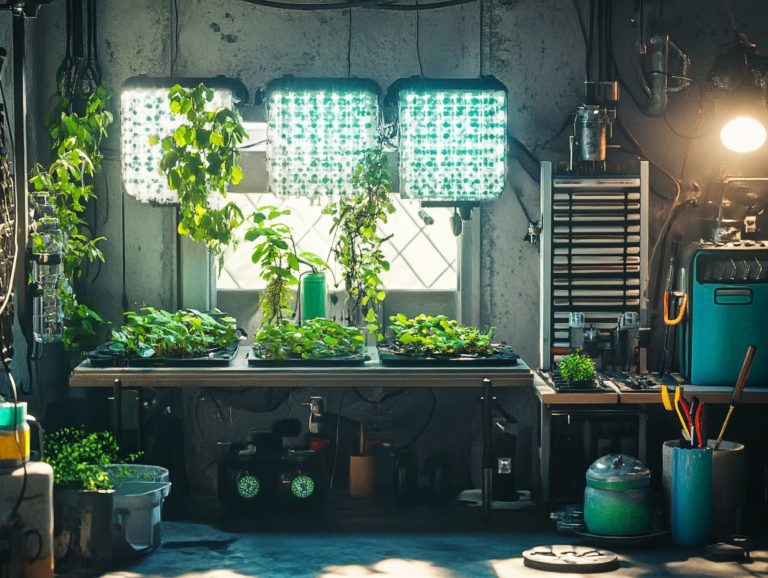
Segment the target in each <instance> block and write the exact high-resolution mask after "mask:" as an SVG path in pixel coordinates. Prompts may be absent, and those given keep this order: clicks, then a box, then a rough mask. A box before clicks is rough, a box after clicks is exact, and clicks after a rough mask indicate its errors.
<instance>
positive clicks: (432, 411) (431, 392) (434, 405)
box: [405, 387, 437, 447]
mask: <svg viewBox="0 0 768 578" xmlns="http://www.w3.org/2000/svg"><path fill="white" fill-rule="evenodd" d="M427 391H428V392H429V395H430V396H431V397H432V407H431V408H430V410H429V415H428V416H427V419H426V421H425V422H424V425H422V426H421V428H420V429H419V431H417V432H416V435H415V436H413V437H412V438H411V439H410V440H409V441H408V443H407V444H405V446H406V447H407V446H410V445H413V444H415V443H416V442H417V441H418V440H419V438H420V437H421V436H422V435H423V434H424V432H425V431H427V428H428V427H429V424H430V423H432V418H433V417H434V416H435V409H436V408H437V396H436V395H435V390H434V389H432V388H431V387H428V388H427Z"/></svg>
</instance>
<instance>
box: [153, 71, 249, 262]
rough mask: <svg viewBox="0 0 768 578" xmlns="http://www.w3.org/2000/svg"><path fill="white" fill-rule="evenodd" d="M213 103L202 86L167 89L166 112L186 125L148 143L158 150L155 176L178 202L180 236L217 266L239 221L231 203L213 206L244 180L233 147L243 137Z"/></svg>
mask: <svg viewBox="0 0 768 578" xmlns="http://www.w3.org/2000/svg"><path fill="white" fill-rule="evenodd" d="M213 98H214V93H213V90H211V89H209V88H206V86H205V85H204V84H199V85H198V86H197V87H196V88H192V89H189V90H187V89H185V88H183V87H181V86H180V85H178V84H177V85H174V86H173V87H171V89H170V91H169V92H168V99H169V101H170V108H171V112H173V114H174V115H176V116H183V117H184V118H185V119H186V122H185V123H183V124H181V125H180V126H179V127H178V128H177V129H176V130H175V131H174V133H173V134H171V135H166V136H164V137H163V138H162V140H161V139H160V138H159V137H153V138H152V139H150V142H151V144H158V143H160V145H161V146H162V149H163V157H162V159H161V161H160V166H159V170H160V173H161V174H163V175H164V176H165V177H166V179H167V181H168V187H169V188H170V189H171V190H173V191H176V193H177V194H178V196H179V216H180V217H179V224H178V233H179V235H187V236H189V237H190V238H191V239H193V240H194V241H195V242H197V243H203V244H205V245H206V246H207V247H208V249H209V250H210V252H211V253H212V254H213V255H215V256H217V257H218V258H219V265H221V263H222V259H223V252H224V249H225V248H226V247H227V246H229V245H234V244H235V243H236V237H235V230H236V229H237V228H238V227H239V226H240V225H241V224H242V222H243V220H244V218H243V213H242V211H241V210H240V208H239V207H238V206H237V205H236V204H235V203H233V202H227V203H226V204H224V205H223V206H221V207H218V208H217V203H218V201H219V197H221V198H222V199H223V198H225V197H226V196H227V189H228V188H229V186H230V185H236V184H238V183H239V182H240V181H241V180H242V178H243V170H242V168H241V167H240V165H239V164H238V162H239V159H240V153H239V151H238V145H239V144H240V143H242V142H243V141H244V140H245V138H246V136H247V134H246V132H245V129H244V128H243V125H242V123H241V122H240V116H239V115H238V114H237V112H235V111H233V110H230V109H229V108H226V107H223V106H220V107H216V108H214V107H213V106H212V103H213Z"/></svg>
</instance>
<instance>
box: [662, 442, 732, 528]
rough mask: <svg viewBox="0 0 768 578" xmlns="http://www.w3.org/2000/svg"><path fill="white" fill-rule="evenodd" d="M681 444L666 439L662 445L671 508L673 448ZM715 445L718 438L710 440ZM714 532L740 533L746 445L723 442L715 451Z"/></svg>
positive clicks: (713, 472) (666, 485)
mask: <svg viewBox="0 0 768 578" xmlns="http://www.w3.org/2000/svg"><path fill="white" fill-rule="evenodd" d="M674 447H680V440H672V441H667V442H664V446H663V449H662V486H663V488H664V499H665V502H666V505H667V512H671V500H672V448H674ZM707 447H709V448H714V447H715V440H707ZM712 495H713V496H715V497H716V499H713V500H712V532H713V535H714V537H715V538H717V539H719V538H723V537H725V536H730V535H732V534H736V533H737V528H736V521H737V517H738V513H739V510H741V509H742V508H743V507H744V505H745V496H746V492H745V474H744V445H743V444H739V443H736V442H726V441H724V442H722V443H721V444H720V447H719V448H718V450H717V451H716V452H713V453H712Z"/></svg>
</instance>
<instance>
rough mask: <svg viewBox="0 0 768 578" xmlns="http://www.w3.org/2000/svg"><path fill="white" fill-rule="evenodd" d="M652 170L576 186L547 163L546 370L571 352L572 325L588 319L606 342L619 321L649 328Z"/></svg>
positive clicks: (544, 195)
mask: <svg viewBox="0 0 768 578" xmlns="http://www.w3.org/2000/svg"><path fill="white" fill-rule="evenodd" d="M647 170H648V169H647V163H644V162H643V163H641V166H640V174H639V175H633V176H625V175H622V176H616V177H611V176H603V177H599V178H594V177H591V178H575V177H570V176H554V177H553V175H552V172H551V171H552V167H551V163H542V180H541V182H542V191H541V197H542V214H543V215H544V229H543V231H544V233H543V237H542V239H543V240H542V252H541V275H542V279H541V304H540V307H541V333H542V336H541V337H542V339H541V343H542V349H541V366H542V368H544V369H549V367H550V366H551V363H552V357H553V352H555V351H562V350H567V349H570V342H569V328H568V320H569V316H570V314H571V313H572V312H579V313H583V314H584V316H585V322H586V325H587V326H595V327H596V328H597V329H598V331H599V332H600V339H603V340H604V339H608V338H609V332H610V331H611V330H612V329H613V328H614V327H616V323H617V319H618V317H619V315H620V314H621V313H624V312H628V311H633V312H636V313H638V314H639V316H640V322H641V323H644V322H645V306H644V303H643V286H644V283H645V281H646V279H647V272H646V269H647V263H646V254H647V215H646V212H647V174H648V173H647Z"/></svg>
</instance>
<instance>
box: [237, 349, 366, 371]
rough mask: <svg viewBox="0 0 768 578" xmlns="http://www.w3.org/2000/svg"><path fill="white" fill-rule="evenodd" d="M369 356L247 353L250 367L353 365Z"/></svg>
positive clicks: (356, 354) (360, 354) (360, 363)
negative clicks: (284, 356)
mask: <svg viewBox="0 0 768 578" xmlns="http://www.w3.org/2000/svg"><path fill="white" fill-rule="evenodd" d="M369 359H370V358H369V357H368V356H367V355H363V354H362V353H355V354H349V355H334V356H332V357H318V358H314V359H300V358H296V359H265V358H263V357H259V356H258V355H257V354H256V352H255V351H253V350H252V351H251V352H250V353H249V354H248V365H249V366H250V367H318V366H319V367H340V366H344V367H354V366H359V365H363V364H364V363H365V362H366V361H368V360H369Z"/></svg>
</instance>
